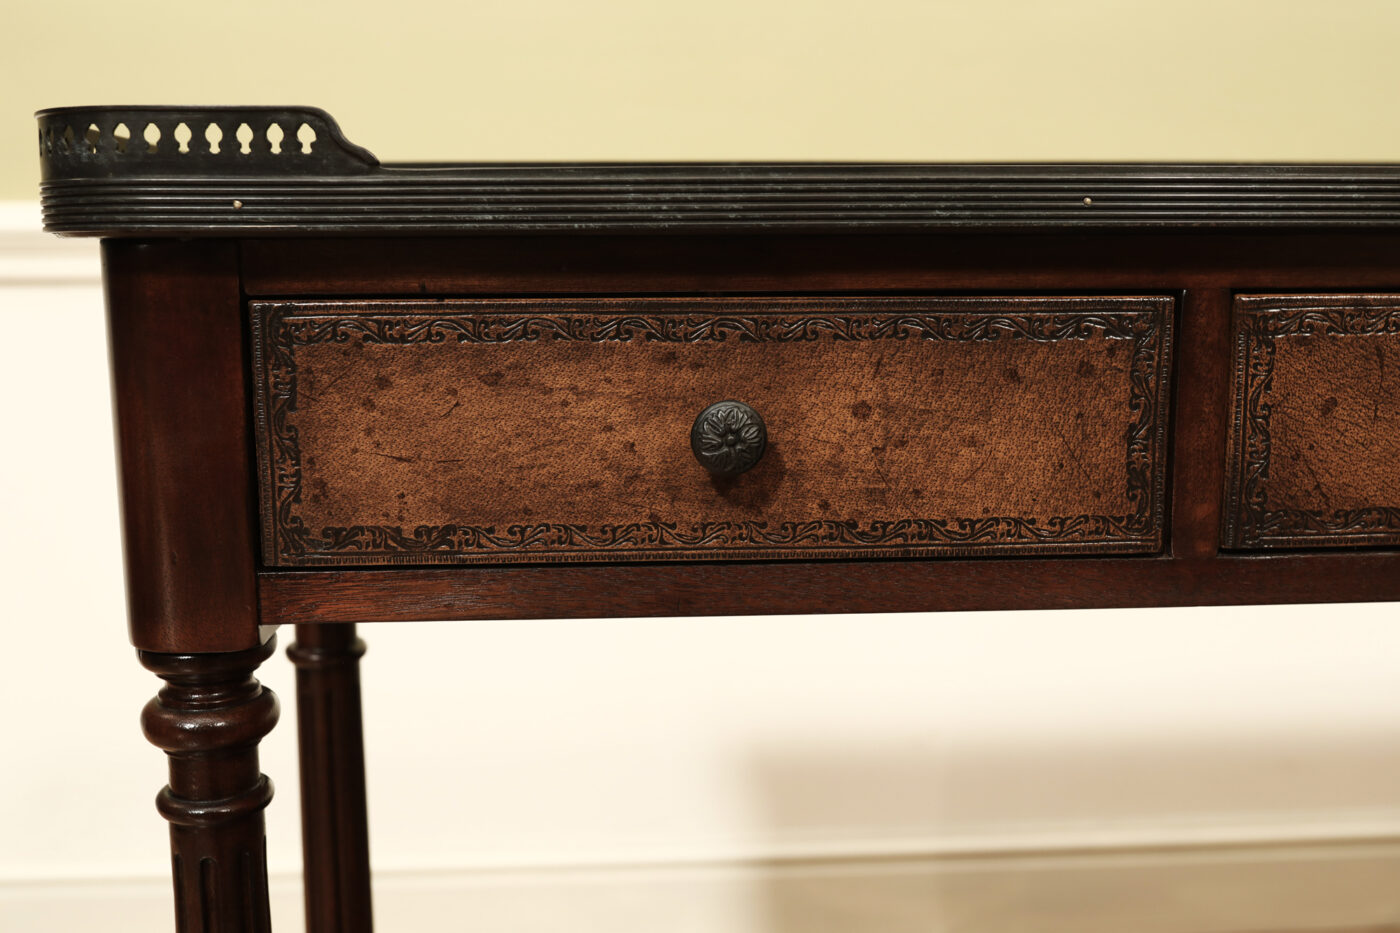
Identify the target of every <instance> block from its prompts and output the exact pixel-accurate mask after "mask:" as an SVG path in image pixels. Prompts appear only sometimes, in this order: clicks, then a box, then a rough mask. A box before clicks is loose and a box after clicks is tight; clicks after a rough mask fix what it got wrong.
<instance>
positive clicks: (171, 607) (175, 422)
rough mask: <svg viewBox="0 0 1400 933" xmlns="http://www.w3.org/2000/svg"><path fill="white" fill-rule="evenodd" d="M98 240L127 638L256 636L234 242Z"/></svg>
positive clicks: (208, 641)
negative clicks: (123, 560) (117, 468)
mask: <svg viewBox="0 0 1400 933" xmlns="http://www.w3.org/2000/svg"><path fill="white" fill-rule="evenodd" d="M102 245H103V263H104V269H105V275H106V284H107V313H108V324H109V328H110V339H111V356H112V387H113V392H112V395H113V405H114V408H115V414H116V422H117V455H118V462H119V465H120V473H121V493H122V496H121V501H122V528H123V534H124V544H125V548H124V550H125V556H126V579H127V586H126V590H127V603H128V620H129V625H130V633H131V641H132V644H134V645H135V646H136V647H137V648H140V649H143V650H146V651H158V652H178V653H186V652H197V651H238V650H241V649H245V648H250V647H253V646H256V645H258V644H259V643H260V641H261V637H260V635H259V631H258V606H257V595H256V583H255V580H254V573H255V569H256V567H257V533H256V528H257V523H256V522H257V519H256V516H257V509H256V500H255V495H254V487H253V475H252V463H251V459H250V456H249V446H248V445H249V430H248V404H247V400H248V393H249V386H248V383H249V377H248V365H247V362H246V357H245V347H246V343H245V336H244V334H245V328H244V327H243V317H242V308H241V297H240V294H239V285H238V259H237V256H238V250H237V247H236V246H235V245H234V244H233V243H230V242H226V241H218V240H211V241H203V242H180V241H173V240H163V241H154V242H149V243H146V242H139V241H127V240H109V241H105V242H104V243H103V244H102Z"/></svg>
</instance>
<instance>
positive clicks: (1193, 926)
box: [0, 840, 1400, 933]
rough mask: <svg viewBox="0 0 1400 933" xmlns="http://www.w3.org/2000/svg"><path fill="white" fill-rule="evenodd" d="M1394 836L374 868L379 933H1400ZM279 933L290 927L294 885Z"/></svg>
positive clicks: (36, 894)
mask: <svg viewBox="0 0 1400 933" xmlns="http://www.w3.org/2000/svg"><path fill="white" fill-rule="evenodd" d="M1397 879H1400V840H1394V841H1390V842H1377V841H1370V842H1338V843H1334V844H1318V843H1306V844H1298V845H1271V846H1210V847H1196V848H1181V849H1171V850H1156V851H1149V850H1142V851H1133V850H1121V851H1095V852H1080V853H1075V852H1060V853H1042V854H1038V855H987V856H981V857H976V856H960V857H949V858H941V857H903V856H901V857H894V858H863V859H838V860H829V861H824V860H819V859H812V860H795V861H779V862H771V863H764V862H755V863H715V864H696V865H665V866H632V867H606V868H598V867H575V868H569V867H561V868H553V869H525V870H503V871H481V870H477V871H451V870H445V871H434V872H381V873H378V874H376V876H375V887H374V900H375V917H376V921H377V924H376V925H377V926H378V928H379V929H382V930H386V931H394V930H442V931H455V930H463V931H510V933H1001V931H1007V933H1012V931H1036V933H1262V931H1271V933H1282V931H1320V930H1327V931H1341V930H1357V931H1361V930H1366V931H1368V933H1372V931H1381V930H1389V929H1394V930H1400V885H1397V884H1396V880H1397ZM272 898H273V918H274V928H275V929H277V930H278V931H279V933H295V931H300V930H302V929H303V925H302V917H301V904H300V891H299V879H298V878H297V877H296V876H289V875H281V876H275V877H274V878H273V879H272ZM170 926H171V907H170V894H169V883H168V881H167V880H166V879H164V878H149V879H132V880H125V881H122V880H104V881H83V880H66V881H60V882H37V883H30V884H22V885H21V884H7V885H0V929H3V930H5V931H6V933H40V931H54V930H65V931H66V930H74V931H77V930H102V931H117V930H133V931H150V930H161V929H169V928H170Z"/></svg>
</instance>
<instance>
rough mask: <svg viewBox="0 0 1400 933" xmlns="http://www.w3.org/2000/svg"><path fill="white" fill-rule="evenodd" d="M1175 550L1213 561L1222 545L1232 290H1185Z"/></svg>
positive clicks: (1176, 416) (1175, 450) (1175, 451)
mask: <svg viewBox="0 0 1400 933" xmlns="http://www.w3.org/2000/svg"><path fill="white" fill-rule="evenodd" d="M1177 334H1178V339H1177V350H1176V373H1175V381H1174V384H1175V387H1176V399H1175V404H1174V406H1173V416H1172V419H1173V421H1174V422H1175V431H1174V433H1173V440H1174V444H1173V447H1172V458H1171V459H1172V477H1173V485H1172V520H1171V525H1172V527H1171V550H1172V553H1173V554H1174V555H1176V556H1177V557H1189V558H1207V557H1211V556H1213V555H1214V554H1215V553H1216V551H1217V550H1219V546H1220V510H1221V501H1222V497H1223V495H1224V487H1225V461H1224V458H1222V457H1221V455H1220V452H1221V450H1223V449H1224V447H1225V431H1226V412H1227V404H1228V399H1229V392H1230V372H1229V368H1228V367H1227V366H1225V365H1224V362H1223V361H1224V360H1226V359H1228V358H1229V355H1230V292H1229V290H1227V289H1223V288H1193V289H1188V290H1187V291H1186V294H1185V297H1184V299H1183V301H1182V304H1181V320H1180V324H1179V326H1178V328H1177Z"/></svg>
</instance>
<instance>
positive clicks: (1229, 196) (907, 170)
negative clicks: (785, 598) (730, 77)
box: [36, 106, 1400, 237]
mask: <svg viewBox="0 0 1400 933" xmlns="http://www.w3.org/2000/svg"><path fill="white" fill-rule="evenodd" d="M36 116H37V118H38V121H39V149H40V161H41V167H42V170H43V182H42V184H41V187H40V196H41V202H42V205H43V212H44V224H45V228H46V229H48V230H49V231H51V232H53V233H58V234H63V235H69V236H109V237H117V236H180V237H190V236H233V235H237V236H258V235H265V236H266V235H270V236H296V235H315V236H336V235H374V234H381V235H392V234H425V235H449V234H509V233H521V234H527V233H558V232H576V233H629V234H638V233H763V232H787V233H792V232H798V233H801V232H808V233H823V232H831V233H836V232H848V233H850V232H872V233H881V232H920V231H928V232H935V231H957V232H978V231H986V232H1009V231H1025V232H1039V231H1044V232H1053V231H1057V230H1066V229H1084V230H1116V229H1145V230H1163V229H1177V228H1180V229H1197V228H1219V229H1230V230H1239V229H1260V230H1307V229H1330V230H1336V229H1379V228H1389V227H1400V164H1321V163H1318V164H1306V163H1296V164H1284V163H1257V164H1250V163H1240V164H1220V163H1102V164H1093V163H987V164H957V163H947V164H936V163H934V164H904V163H770V162H753V163H701V162H697V163H631V164H628V163H477V164H472V163H460V164H452V163H441V164H430V163H405V164H399V165H394V164H388V165H386V164H381V163H380V162H379V161H378V159H376V158H375V157H374V155H373V154H371V153H370V152H369V151H368V150H365V149H363V148H361V147H359V146H356V145H355V144H353V143H351V142H350V141H349V140H348V139H347V138H346V137H345V135H344V134H343V133H342V132H341V130H340V127H339V126H338V125H337V124H336V121H335V120H334V119H333V118H332V117H331V116H330V115H329V114H327V113H326V112H325V111H323V110H320V109H318V108H314V107H115V106H114V107H65V108H57V109H51V110H43V111H40V112H39V113H38V114H37V115H36ZM182 127H183V129H181V128H182ZM149 128H154V129H153V130H152V129H149ZM274 128H275V130H274ZM150 133H153V134H154V136H153V137H149V138H154V137H158V138H155V141H154V142H153V143H148V142H146V139H147V138H148V136H147V134H150ZM123 134H124V135H123ZM274 136H276V139H274V138H273V137H274ZM304 138H305V140H306V141H305V142H303V141H302V140H303V139H304ZM181 150H184V151H181Z"/></svg>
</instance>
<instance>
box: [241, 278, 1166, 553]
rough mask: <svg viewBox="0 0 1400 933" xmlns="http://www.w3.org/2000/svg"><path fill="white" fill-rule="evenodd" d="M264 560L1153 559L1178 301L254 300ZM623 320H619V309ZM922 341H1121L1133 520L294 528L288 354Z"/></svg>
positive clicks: (296, 478)
mask: <svg viewBox="0 0 1400 933" xmlns="http://www.w3.org/2000/svg"><path fill="white" fill-rule="evenodd" d="M249 307H250V312H251V313H250V317H251V324H252V331H253V340H252V345H253V368H254V384H255V387H256V423H257V431H258V442H257V444H256V445H255V446H256V447H257V454H258V474H259V484H260V493H261V496H260V508H261V511H262V515H261V519H262V531H263V548H264V562H265V563H267V564H269V565H273V566H283V567H309V566H342V565H354V564H378V565H388V564H442V563H450V564H511V563H515V564H519V563H561V562H575V561H616V560H646V561H654V560H675V559H681V560H686V559H689V560H695V559H703V560H719V559H793V558H843V557H844V558H862V557H923V556H928V557H934V556H982V555H1005V556H1013V555H1015V554H1017V553H1026V552H1031V553H1038V554H1039V553H1051V554H1077V553H1093V554H1113V553H1156V552H1159V551H1160V550H1161V548H1162V544H1163V527H1164V512H1165V485H1166V459H1167V457H1166V429H1167V422H1168V418H1167V407H1168V399H1169V397H1170V391H1169V386H1170V364H1171V350H1172V332H1173V331H1172V328H1173V314H1172V312H1173V310H1174V308H1175V301H1174V299H1172V298H1170V297H1167V296H1122V297H1091V298H1068V297H1035V298H1029V297H1011V298H947V297H943V298H838V299H814V298H786V299H782V298H756V299H744V298H709V299H674V298H636V299H628V300H617V299H504V300H490V299H456V300H443V301H438V300H421V299H404V300H394V299H376V300H360V301H357V300H344V301H339V300H337V301H311V300H297V301H254V302H250V305H249ZM624 308H628V309H631V310H630V311H623V310H621V309H624ZM821 337H830V338H832V339H840V340H878V339H900V340H903V339H910V338H916V339H929V340H955V341H978V340H997V339H1024V340H1035V341H1042V342H1054V341H1059V340H1073V339H1088V338H1090V337H1100V338H1107V339H1122V340H1128V341H1131V342H1132V345H1133V355H1132V360H1131V364H1130V369H1129V383H1130V391H1129V406H1128V414H1129V416H1130V418H1131V422H1130V424H1129V427H1128V436H1127V437H1126V441H1127V451H1126V453H1127V456H1126V461H1125V482H1126V487H1127V488H1126V492H1127V497H1128V501H1129V502H1130V503H1132V504H1133V506H1134V509H1133V511H1132V513H1130V514H1127V515H1092V514H1085V515H1072V516H1056V517H1053V518H1051V519H1049V520H1047V521H1042V522H1037V521H1036V520H1034V519H1029V520H1028V519H1024V518H1018V517H1008V516H984V517H977V518H954V519H923V518H908V519H901V520H896V521H876V522H868V523H860V522H857V521H854V520H847V521H840V520H814V521H805V522H782V523H777V524H773V525H770V524H769V523H766V522H705V523H699V524H694V525H688V526H679V525H677V524H676V523H668V522H655V521H647V522H633V523H627V524H623V525H606V526H599V527H597V528H592V527H586V526H577V525H565V524H549V523H523V522H522V523H517V524H513V525H511V526H509V527H507V528H498V527H479V526H473V525H464V524H449V525H425V526H418V527H416V528H412V529H405V528H403V527H401V526H393V525H354V526H347V527H328V528H323V529H320V530H319V531H314V530H312V529H309V528H307V527H306V526H305V524H304V523H303V522H302V520H301V517H300V516H299V515H297V514H296V513H295V506H296V504H297V503H299V502H300V500H301V493H302V486H301V453H300V449H299V445H298V438H297V430H296V426H295V424H293V423H292V422H291V420H290V417H289V416H290V415H292V414H293V413H294V412H295V410H296V372H297V370H296V359H295V354H296V348H297V347H299V346H305V345H309V344H314V343H319V342H324V341H337V342H343V341H347V340H365V341H370V342H376V343H391V344H413V343H424V342H427V343H432V342H443V341H447V340H455V341H457V342H460V343H476V344H499V343H508V342H512V341H534V340H588V341H594V342H604V341H613V340H634V339H641V340H662V341H670V342H694V341H701V340H715V341H724V340H736V341H773V342H784V341H800V340H812V339H818V338H821Z"/></svg>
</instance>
